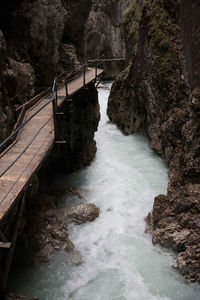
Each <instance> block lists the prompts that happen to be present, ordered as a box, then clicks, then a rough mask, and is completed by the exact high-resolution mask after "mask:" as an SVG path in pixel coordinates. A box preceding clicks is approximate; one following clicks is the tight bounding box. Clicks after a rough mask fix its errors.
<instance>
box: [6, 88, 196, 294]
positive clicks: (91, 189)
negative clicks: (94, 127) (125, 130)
mask: <svg viewBox="0 0 200 300" xmlns="http://www.w3.org/2000/svg"><path fill="white" fill-rule="evenodd" d="M108 85H109V84H108ZM108 96H109V91H108V90H104V89H99V101H100V105H101V122H100V125H99V131H98V132H97V133H96V136H95V139H96V141H97V147H98V151H97V155H96V158H95V160H94V161H93V163H92V164H91V166H90V167H88V168H86V169H84V170H82V171H80V172H77V173H73V174H71V175H70V176H67V175H66V176H63V175H60V177H59V178H57V179H56V182H59V186H60V187H62V188H63V187H76V188H77V187H78V188H80V191H81V193H83V195H84V199H81V200H80V199H78V198H77V197H75V196H74V197H69V195H67V194H66V195H64V196H63V197H62V199H61V202H60V205H62V206H63V205H65V204H70V203H72V202H73V203H76V202H78V201H79V202H80V201H85V202H92V203H94V204H95V205H97V206H98V207H100V216H99V218H98V219H96V220H95V221H94V222H92V223H86V224H84V225H80V226H78V225H70V226H69V234H70V239H71V240H72V242H73V243H74V244H75V246H76V249H77V250H78V251H80V252H81V254H82V258H83V263H82V264H81V265H79V266H77V265H75V264H74V263H73V261H74V258H76V255H78V254H77V252H74V253H73V252H72V253H66V252H60V253H58V254H57V255H56V256H55V257H54V258H53V259H52V260H51V261H50V262H49V263H46V264H42V265H40V266H37V267H32V268H30V267H26V268H25V267H24V268H21V269H17V270H15V271H14V273H13V274H12V278H11V282H10V285H11V287H12V288H14V289H17V290H19V291H24V292H25V293H27V294H29V295H33V296H38V297H39V298H40V300H63V299H74V300H112V299H113V300H114V299H115V300H125V299H128V300H158V299H159V300H166V299H173V300H178V299H180V300H199V299H200V287H199V285H195V284H189V283H187V282H186V281H185V280H184V278H183V277H182V276H180V275H179V273H178V272H176V271H175V270H173V269H172V268H171V264H172V263H173V260H174V255H175V254H173V253H172V252H170V251H167V250H165V249H162V248H160V247H159V246H156V247H154V246H153V245H152V242H151V235H149V234H145V233H144V229H145V222H144V218H145V216H146V215H147V214H148V212H149V211H150V210H151V209H152V206H153V199H154V197H155V196H156V195H158V194H159V193H166V189H167V180H168V177H167V167H166V165H165V163H164V162H163V160H162V159H161V158H159V157H158V156H157V155H156V154H155V153H154V152H153V151H152V150H151V149H150V148H149V143H148V141H147V139H146V138H145V137H144V136H141V135H138V134H136V135H132V136H123V135H122V134H121V132H120V131H118V130H117V128H116V127H115V126H114V125H112V124H110V123H108V118H107V116H106V105H107V99H108ZM56 185H58V184H56Z"/></svg>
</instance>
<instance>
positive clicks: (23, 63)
mask: <svg viewBox="0 0 200 300" xmlns="http://www.w3.org/2000/svg"><path fill="white" fill-rule="evenodd" d="M128 1H129V0H126V1H122V0H120V1H113V0H109V1H104V0H101V1H96V0H95V1H92V0H78V1H73V0H68V1H67V0H64V1H62V0H55V1H52V0H47V1H44V0H38V1H30V0H27V1H24V0H15V1H6V0H2V1H1V3H0V30H1V33H0V43H1V44H0V51H1V69H0V81H1V85H0V92H1V94H0V95H1V96H0V97H2V98H0V141H1V140H3V139H5V137H6V136H7V135H8V133H10V131H11V128H12V127H13V124H14V123H15V108H16V105H18V104H22V103H24V101H27V100H28V99H30V98H31V97H32V96H33V94H34V93H35V92H38V91H40V90H41V89H44V88H45V87H49V86H50V85H52V81H53V78H54V76H55V75H56V74H58V73H60V72H62V71H63V70H66V69H69V70H70V69H72V68H73V66H74V65H75V66H77V65H79V61H84V60H85V58H86V57H87V58H96V57H97V56H98V55H99V54H104V55H105V57H106V56H109V57H110V56H122V55H124V51H125V48H124V42H123V34H122V30H121V20H122V17H123V10H124V9H125V6H126V3H127V2H128ZM111 67H113V69H112V71H113V72H115V73H116V70H117V66H116V65H113V66H112V65H111Z"/></svg>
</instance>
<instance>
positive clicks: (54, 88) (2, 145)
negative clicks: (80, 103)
mask: <svg viewBox="0 0 200 300" xmlns="http://www.w3.org/2000/svg"><path fill="white" fill-rule="evenodd" d="M99 59H100V58H97V59H96V60H93V61H90V62H87V63H85V64H83V65H81V66H78V67H76V68H73V69H72V70H70V71H64V72H62V73H61V74H60V75H58V76H57V77H56V78H55V79H54V81H53V86H52V92H53V95H52V98H51V99H50V100H49V101H47V102H46V103H45V104H44V105H42V106H41V107H40V108H39V109H38V110H36V111H35V112H34V113H33V114H32V115H31V116H30V117H29V118H28V119H27V120H26V121H25V122H22V115H20V116H19V118H18V122H17V123H16V124H20V125H19V126H18V127H17V126H16V125H15V128H14V130H13V132H12V133H11V134H10V135H9V136H8V137H7V138H6V139H5V140H4V141H3V142H1V143H0V152H1V149H2V150H4V149H5V150H4V152H5V151H7V149H9V148H6V146H7V144H8V142H10V141H12V142H13V140H12V139H13V137H15V136H16V135H17V133H18V132H19V131H20V130H21V129H22V128H23V127H24V126H25V125H26V124H27V123H29V122H30V121H31V120H32V119H33V118H34V117H35V116H36V115H37V114H38V113H39V112H40V111H42V110H43V109H44V108H45V107H46V106H47V105H49V104H50V103H52V106H53V114H52V116H51V119H52V117H53V120H54V130H55V133H56V129H57V123H56V111H57V91H58V90H59V89H60V88H61V87H63V86H64V85H65V86H66V97H67V96H68V90H67V83H69V82H70V81H72V80H73V79H74V78H76V77H78V76H80V74H77V75H75V76H73V77H72V78H68V79H67V80H65V81H64V82H63V83H62V85H61V86H59V87H58V83H57V81H58V79H60V78H62V76H64V75H66V74H67V73H68V74H69V73H71V72H72V71H75V70H78V71H79V70H81V69H82V70H83V71H82V73H83V81H84V82H83V85H85V73H86V70H87V67H89V66H90V65H92V64H93V63H94V62H95V63H96V65H95V68H96V71H95V78H96V77H97V68H98V65H99V64H100V63H101V62H100V63H99V61H98V60H99ZM49 92H50V90H49ZM43 93H44V92H43ZM43 93H41V95H40V97H39V100H41V99H42V98H41V96H42V95H43ZM38 96H39V95H38ZM38 96H35V97H34V98H33V99H38ZM34 104H36V103H35V101H33V103H32V106H33V105H34ZM25 106H26V107H28V109H30V108H31V107H32V106H31V105H30V103H28V102H27V103H25V105H24V106H23V116H25V110H26V107H25ZM20 118H21V119H20ZM19 119H20V120H19ZM45 124H46V123H45ZM16 127H17V128H16ZM43 127H44V125H43V126H42V128H43ZM42 128H40V129H39V132H40V131H41V129H42ZM37 135H38V133H36V135H34V137H33V138H32V140H31V142H33V140H34V139H35V138H36V136H37ZM29 144H30V143H29ZM29 144H28V145H29ZM12 145H13V143H12V144H11V145H10V146H12ZM26 149H27V146H26V147H25V149H24V150H23V151H22V154H23V153H24V152H25V151H26ZM4 152H3V153H4ZM3 153H0V157H1V155H2V154H3ZM22 154H19V156H18V157H17V158H16V159H15V160H14V162H12V163H11V164H10V165H9V166H8V167H7V168H6V169H5V170H4V171H2V172H1V173H0V177H2V176H3V175H4V174H5V173H6V172H7V171H8V170H9V169H10V168H11V166H13V164H14V163H15V162H16V161H17V160H18V159H19V158H20V157H21V156H22Z"/></svg>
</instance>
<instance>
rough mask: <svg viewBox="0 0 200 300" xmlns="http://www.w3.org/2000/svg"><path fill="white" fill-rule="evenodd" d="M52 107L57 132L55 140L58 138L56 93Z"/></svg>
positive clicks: (55, 131)
mask: <svg viewBox="0 0 200 300" xmlns="http://www.w3.org/2000/svg"><path fill="white" fill-rule="evenodd" d="M52 108H53V123H54V133H55V140H56V138H57V131H58V130H57V129H58V127H57V116H56V113H57V105H56V95H55V94H54V96H53V99H52Z"/></svg>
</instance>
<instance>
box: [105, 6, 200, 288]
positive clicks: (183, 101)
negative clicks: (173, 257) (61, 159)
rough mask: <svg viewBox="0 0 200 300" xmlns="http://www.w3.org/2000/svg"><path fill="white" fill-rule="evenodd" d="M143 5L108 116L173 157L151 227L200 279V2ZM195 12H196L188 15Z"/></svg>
mask: <svg viewBox="0 0 200 300" xmlns="http://www.w3.org/2000/svg"><path fill="white" fill-rule="evenodd" d="M141 3H142V2H141V1H135V5H132V6H131V7H130V11H129V21H127V27H126V29H127V30H128V31H127V32H129V36H127V40H129V38H130V36H132V37H133V38H134V45H133V46H132V47H129V48H128V49H129V54H128V57H129V58H130V62H129V65H128V66H127V68H126V69H125V70H124V71H123V72H122V73H121V74H120V76H118V78H117V80H116V81H115V83H114V85H113V87H112V90H111V96H110V98H109V102H108V116H109V118H110V120H111V121H112V122H113V123H115V124H116V125H117V126H118V127H119V128H120V129H121V130H122V132H123V133H124V134H131V133H134V132H137V131H140V132H144V133H145V134H146V135H147V136H148V137H149V139H150V143H151V146H152V148H153V149H155V151H156V152H158V153H159V154H160V155H161V156H162V157H163V158H164V159H165V160H166V162H167V163H168V165H169V184H168V194H167V195H166V196H165V195H159V196H157V197H156V198H155V201H154V206H153V211H152V213H150V214H149V215H148V217H147V221H148V224H147V228H146V230H147V231H151V230H152V232H153V243H155V244H156V243H159V244H161V245H163V246H165V247H167V248H172V249H173V250H175V251H177V252H178V253H179V254H178V259H177V263H176V264H175V266H176V268H178V269H179V270H180V272H181V273H182V274H183V275H184V276H185V277H187V278H188V279H190V280H192V281H198V282H200V260H199V247H200V240H199V236H200V231H199V229H200V226H199V216H200V194H199V192H200V177H199V174H200V165H199V161H200V158H199V153H200V152H199V147H200V144H199V141H200V138H199V137H200V136H199V132H200V131H199V129H200V128H199V126H200V123H199V107H200V89H199V85H200V80H199V76H198V73H199V71H200V68H199V64H198V63H197V61H198V55H199V54H195V55H193V53H194V52H195V53H199V51H198V50H197V48H198V47H199V39H198V38H197V37H198V36H199V35H200V31H199V24H198V22H197V15H198V16H200V6H199V3H198V1H194V2H193V3H191V2H189V1H182V2H181V3H178V2H176V1H169V2H168V1H152V0H148V1H146V2H145V3H143V5H141ZM188 11H190V12H191V13H192V12H193V13H192V14H191V16H192V15H193V14H194V16H195V17H194V18H193V17H192V18H190V17H189V18H187V17H186V15H187V13H188ZM186 19H187V21H186ZM136 20H138V21H137V22H136ZM185 22H186V23H187V26H188V27H187V28H186V24H185ZM189 24H190V25H189ZM131 28H132V30H133V31H132V32H130V31H131ZM188 28H192V31H188ZM189 35H190V37H189ZM195 37H196V38H195ZM194 41H195V42H194ZM194 44H195V45H194ZM131 49H132V50H131ZM130 51H132V52H131V53H130ZM195 62H196V63H195Z"/></svg>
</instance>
